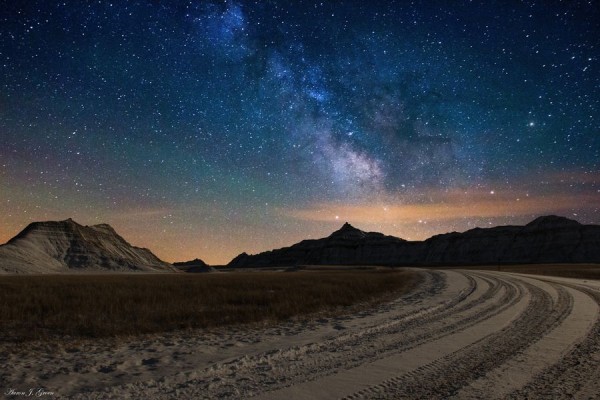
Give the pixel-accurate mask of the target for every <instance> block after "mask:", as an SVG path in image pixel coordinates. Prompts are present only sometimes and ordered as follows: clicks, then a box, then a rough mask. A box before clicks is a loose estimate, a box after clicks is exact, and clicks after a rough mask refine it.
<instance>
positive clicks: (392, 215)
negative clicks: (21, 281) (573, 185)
mask: <svg viewBox="0 0 600 400" xmlns="http://www.w3.org/2000/svg"><path fill="white" fill-rule="evenodd" d="M597 207H598V195H596V194H594V193H589V194H578V195H577V196H572V195H569V194H568V193H565V192H564V191H562V192H559V193H550V194H535V195H534V194H530V193H527V192H525V191H523V190H504V191H503V190H498V191H494V190H483V189H480V190H475V191H473V190H469V191H461V190H451V191H440V190H438V191H436V190H427V191H425V192H423V194H422V195H421V196H415V195H414V194H412V195H411V196H410V197H409V196H388V197H387V198H379V199H378V200H376V201H372V202H368V201H363V202H352V203H350V202H349V203H347V204H341V203H318V204H313V205H309V206H307V207H303V208H276V209H273V210H272V213H271V214H269V219H267V218H266V216H261V215H255V216H253V217H252V218H248V219H249V220H250V222H247V221H246V222H241V221H240V222H236V221H232V220H230V219H228V218H227V217H225V216H223V215H221V214H220V213H219V210H216V209H208V210H207V209H204V208H198V209H190V208H179V209H178V208H148V209H130V210H121V211H113V212H104V213H102V214H99V215H96V216H94V217H90V216H89V211H88V210H79V211H78V212H74V213H67V212H65V211H64V210H57V211H56V212H53V213H42V212H40V214H35V215H33V214H30V215H27V217H26V218H20V219H14V218H13V220H12V221H11V223H7V222H4V223H2V224H0V241H1V242H2V243H5V242H6V241H8V240H9V239H10V238H11V237H13V236H15V235H16V234H17V233H18V232H20V231H21V230H22V229H23V228H25V226H26V225H27V224H28V223H30V222H33V221H43V220H62V219H67V218H69V217H71V218H73V219H74V220H75V221H77V222H78V223H80V224H84V225H95V224H99V223H108V224H110V225H111V226H113V228H115V230H116V231H117V232H118V233H119V234H120V235H121V236H123V237H124V238H125V240H127V241H128V242H129V243H131V244H132V245H134V246H139V247H146V248H149V249H150V250H151V251H152V252H154V253H155V254H156V255H157V256H158V257H159V258H161V259H163V260H165V261H168V262H175V261H186V260H191V259H194V258H200V259H202V260H204V261H206V262H207V263H209V264H213V265H218V264H226V263H228V262H229V261H231V259H233V258H234V257H235V256H237V255H238V254H240V253H242V252H247V253H249V254H255V253H259V252H262V251H266V250H272V249H275V248H280V247H284V246H289V245H292V244H293V243H296V242H298V241H300V240H303V239H308V238H313V239H314V238H320V237H326V236H328V235H329V234H331V232H333V231H334V230H336V229H339V227H340V226H341V225H342V223H344V222H345V221H348V222H350V223H351V224H353V225H355V226H356V227H357V228H359V229H362V230H366V231H378V232H382V233H385V234H388V235H394V236H397V237H401V238H403V239H407V240H423V239H427V238H429V237H431V236H433V235H435V234H440V233H447V232H451V231H465V230H468V229H471V228H474V227H490V226H496V225H506V224H516V223H519V224H524V223H527V222H529V221H530V220H531V219H533V218H534V217H536V216H540V215H547V214H558V215H563V216H566V217H569V218H574V219H579V220H580V219H581V218H582V217H583V218H584V221H580V222H585V215H586V213H592V212H597ZM575 210H577V211H578V212H581V213H582V214H577V213H576V212H575ZM213 213H214V218H215V221H214V222H213V224H214V225H208V224H206V223H203V221H202V220H201V219H200V218H199V217H198V216H200V215H203V216H204V217H205V215H206V214H210V215H211V216H212V214H213ZM575 214H577V215H575ZM204 217H203V218H204ZM247 217H248V216H247ZM190 221H195V222H194V224H193V225H192V226H190V224H191V223H190ZM215 225H216V226H218V227H219V228H220V229H215V227H214V226H215Z"/></svg>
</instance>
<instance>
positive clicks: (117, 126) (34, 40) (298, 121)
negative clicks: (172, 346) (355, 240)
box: [0, 1, 600, 263]
mask: <svg viewBox="0 0 600 400" xmlns="http://www.w3.org/2000/svg"><path fill="white" fill-rule="evenodd" d="M563 3H564V4H563ZM452 4H453V5H452V6H449V5H448V3H447V2H442V1H433V2H432V1H422V2H421V1H414V2H405V1H386V2H366V1H340V2H337V1H336V2H334V1H323V2H320V1H294V2H289V1H257V2H250V1H240V2H236V1H228V2H222V1H219V2H216V1H185V2H184V1H168V2H166V1H165V2H162V1H114V2H108V1H96V2H80V1H67V2H52V1H26V2H10V3H9V2H4V3H3V4H2V5H1V6H0V69H1V71H2V74H0V88H1V90H0V145H1V146H0V207H1V208H0V212H1V213H2V215H3V219H2V221H0V239H2V241H5V240H7V239H8V238H10V237H11V236H13V235H14V234H16V233H17V232H18V231H19V230H20V229H21V228H22V227H23V226H24V225H25V224H27V223H28V222H31V221H34V220H46V219H64V218H68V217H73V218H74V219H76V220H77V221H79V222H81V223H84V224H95V223H99V222H107V223H110V224H111V225H113V226H114V227H115V228H116V229H117V230H118V231H119V232H121V233H122V234H123V235H124V236H125V237H126V238H127V239H129V240H130V241H132V242H133V243H134V244H136V245H143V246H147V247H150V248H151V249H152V250H154V251H155V252H156V253H157V254H158V255H159V256H161V257H164V258H165V259H167V260H168V261H177V260H184V259H189V258H194V257H200V258H203V259H206V260H207V261H209V262H214V263H223V262H227V261H229V260H230V259H231V258H232V257H234V256H235V255H236V254H237V253H239V252H242V251H247V252H250V253H252V252H258V251H263V250H267V249H270V248H274V247H279V246H283V245H288V244H290V243H293V242H294V241H296V240H299V239H301V238H307V237H318V236H323V235H326V234H328V233H329V232H331V230H333V229H335V228H337V227H338V226H339V225H340V224H341V223H342V222H343V221H346V220H347V221H350V222H352V223H353V224H355V225H356V226H358V227H359V228H362V229H365V230H378V231H382V232H385V233H387V234H393V235H396V236H400V237H404V238H408V239H423V238H425V237H428V236H430V235H432V234H435V233H441V232H446V231H450V230H465V229H468V228H471V227H474V226H492V225H498V224H507V223H523V222H527V221H528V220H529V219H531V218H533V217H535V216H537V215H540V214H549V213H557V214H561V215H565V216H567V217H571V218H575V219H578V220H579V221H581V222H584V223H600V212H599V207H600V115H599V105H600V64H599V59H600V39H599V38H600V22H599V21H600V4H599V3H598V2H597V1H569V2H529V1H524V2H488V1H463V2H460V1H459V2H452Z"/></svg>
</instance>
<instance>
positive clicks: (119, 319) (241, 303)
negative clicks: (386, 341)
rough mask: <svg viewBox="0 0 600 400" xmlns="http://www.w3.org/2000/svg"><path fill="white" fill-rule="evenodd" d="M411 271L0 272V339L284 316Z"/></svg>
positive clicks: (344, 301) (381, 289)
mask: <svg viewBox="0 0 600 400" xmlns="http://www.w3.org/2000/svg"><path fill="white" fill-rule="evenodd" d="M415 283H416V277H415V274H414V273H411V272H407V271H393V270H387V271H375V270H372V271H323V272H321V271H302V272H293V273H277V272H247V273H223V274H201V275H195V274H194V275H191V274H185V275H183V274H167V275H165V274H157V275H47V276H5V277H0V340H3V341H20V340H30V339H48V338H53V337H56V338H58V337H62V336H65V335H68V336H71V337H103V336H115V335H134V334H140V333H154V332H164V331H171V330H177V329H187V328H209V327H216V326H223V325H230V324H242V323H255V322H263V321H281V320H286V319H289V318H293V317H297V316H300V315H306V314H310V313H315V312H331V313H333V312H339V311H340V308H342V307H347V306H351V305H356V304H357V303H365V302H366V303H368V304H370V305H372V304H374V303H376V302H380V301H384V300H386V299H389V298H390V296H392V295H395V294H397V293H399V292H402V291H407V290H409V289H410V288H411V287H412V286H413V285H414V284H415Z"/></svg>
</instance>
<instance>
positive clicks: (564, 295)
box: [347, 282, 573, 400]
mask: <svg viewBox="0 0 600 400" xmlns="http://www.w3.org/2000/svg"><path fill="white" fill-rule="evenodd" d="M521 284H522V285H524V286H525V287H526V289H527V290H528V291H529V292H530V293H531V295H532V297H531V302H530V303H529V305H528V307H527V309H526V310H525V311H524V312H523V313H522V314H521V315H520V316H518V317H517V318H516V319H515V320H514V321H513V322H512V323H511V324H510V325H508V326H506V327H505V328H503V329H501V330H499V331H498V332H496V333H494V334H492V335H489V336H487V337H484V338H482V339H480V340H479V341H477V342H475V343H472V344H471V345H469V346H466V347H465V348H462V349H461V350H459V351H456V352H454V353H451V354H449V355H447V356H445V357H442V358H440V359H438V360H436V361H434V362H432V363H430V364H428V365H426V366H423V367H421V368H418V369H416V370H414V371H411V372H409V373H407V374H405V375H402V376H399V377H396V378H392V379H389V380H387V381H384V382H382V383H381V384H378V385H375V386H372V387H370V388H366V389H364V390H361V391H360V392H357V393H355V394H353V395H351V396H348V397H347V399H352V400H354V399H362V398H368V399H390V398H427V399H445V398H449V397H451V396H453V395H456V393H457V392H458V391H459V390H460V389H461V388H462V387H464V386H465V385H467V384H468V383H469V382H471V381H474V380H476V379H478V378H480V377H482V376H484V375H485V374H486V372H487V371H490V370H492V369H494V368H495V367H497V366H498V365H500V364H501V363H503V362H505V361H507V360H509V359H510V358H511V357H513V356H514V355H515V354H517V353H518V352H520V351H522V350H523V349H525V348H526V347H527V346H529V345H531V344H532V343H534V342H535V341H537V340H539V339H540V338H542V337H543V336H544V335H545V334H546V333H547V332H549V331H551V330H552V329H554V327H556V326H558V325H559V324H560V322H561V321H563V320H564V319H565V318H566V317H567V315H569V313H570V312H571V309H572V307H573V301H572V298H571V296H570V294H569V293H568V292H567V291H566V290H565V289H564V288H561V287H560V286H559V285H554V286H555V287H556V290H557V291H558V295H559V296H558V301H557V302H556V304H552V298H551V296H550V295H549V294H548V293H547V292H546V291H544V290H542V289H540V288H538V287H537V286H535V285H532V284H530V283H526V282H522V283H521ZM548 316H552V318H548Z"/></svg>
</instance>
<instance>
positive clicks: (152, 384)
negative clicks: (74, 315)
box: [8, 270, 600, 399]
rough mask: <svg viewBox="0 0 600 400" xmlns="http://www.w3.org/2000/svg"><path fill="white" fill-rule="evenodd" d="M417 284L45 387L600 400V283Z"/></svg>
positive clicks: (475, 280) (112, 358) (147, 345)
mask: <svg viewBox="0 0 600 400" xmlns="http://www.w3.org/2000/svg"><path fill="white" fill-rule="evenodd" d="M421 274H422V276H423V283H422V285H421V286H420V289H419V290H418V291H416V292H413V293H411V294H409V295H407V296H404V297H402V298H400V299H398V300H397V301H395V302H393V303H390V304H385V305H382V306H380V307H378V308H377V309H376V310H372V311H371V312H364V313H362V314H360V315H355V316H352V317H347V318H339V319H333V320H320V321H315V322H314V323H312V324H307V325H305V326H291V325H285V326H284V325H282V326H280V327H275V328H268V329H263V330H260V329H256V330H251V331H234V332H231V331H230V332H227V333H225V332H223V333H222V334H220V335H217V336H212V337H207V336H198V337H193V338H189V337H188V338H182V337H176V335H172V336H169V337H163V338H161V339H152V340H148V341H146V342H143V343H138V347H137V348H136V347H132V344H131V343H130V344H128V345H121V346H116V347H114V348H111V349H109V350H102V349H98V348H97V349H96V351H95V353H93V354H92V355H89V356H88V357H87V358H85V359H84V360H83V361H81V363H83V364H82V365H80V367H81V371H80V372H79V373H78V374H77V373H75V372H73V371H70V370H69V368H68V367H67V370H66V371H65V370H64V368H65V365H64V364H65V363H66V364H67V365H69V362H68V361H63V366H62V368H63V374H62V375H60V374H58V373H53V371H54V370H53V369H52V367H48V369H47V370H46V372H45V373H46V375H47V377H48V378H47V382H48V383H49V386H52V385H59V386H60V385H61V384H62V385H63V386H62V389H63V390H62V391H57V392H58V393H57V394H58V395H59V396H57V397H60V396H61V395H62V396H63V397H68V398H82V399H83V398H85V399H90V398H98V399H100V398H102V399H103V398H139V399H147V398H157V399H170V398H178V399H185V398H257V399H331V398H346V399H400V398H407V399H411V398H426V399H435V398H440V399H442V398H443V399H446V398H457V399H482V398H485V399H491V398H502V399H505V398H508V399H536V398H553V399H556V398H564V399H572V398H581V399H592V398H600V397H599V394H598V393H600V319H599V304H600V281H584V280H575V279H564V278H550V277H534V276H531V275H527V276H525V275H518V274H508V273H499V272H483V271H459V270H455V271H449V270H448V271H433V270H423V271H422V272H421ZM135 349H137V350H138V351H137V352H136V350H135ZM150 350H152V351H151V352H149V351H150ZM136 360H137V361H136ZM13 361H14V362H15V363H17V364H18V360H16V359H15V360H13ZM59 364H60V363H59ZM56 368H58V366H57V367H56ZM82 371H83V372H82ZM61 376H62V378H61ZM64 376H67V377H70V379H66V378H64ZM8 378H9V379H10V377H8ZM100 378H103V379H100ZM13 379H18V377H17V376H14V377H13ZM61 379H62V381H61ZM98 382H100V383H98Z"/></svg>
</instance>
